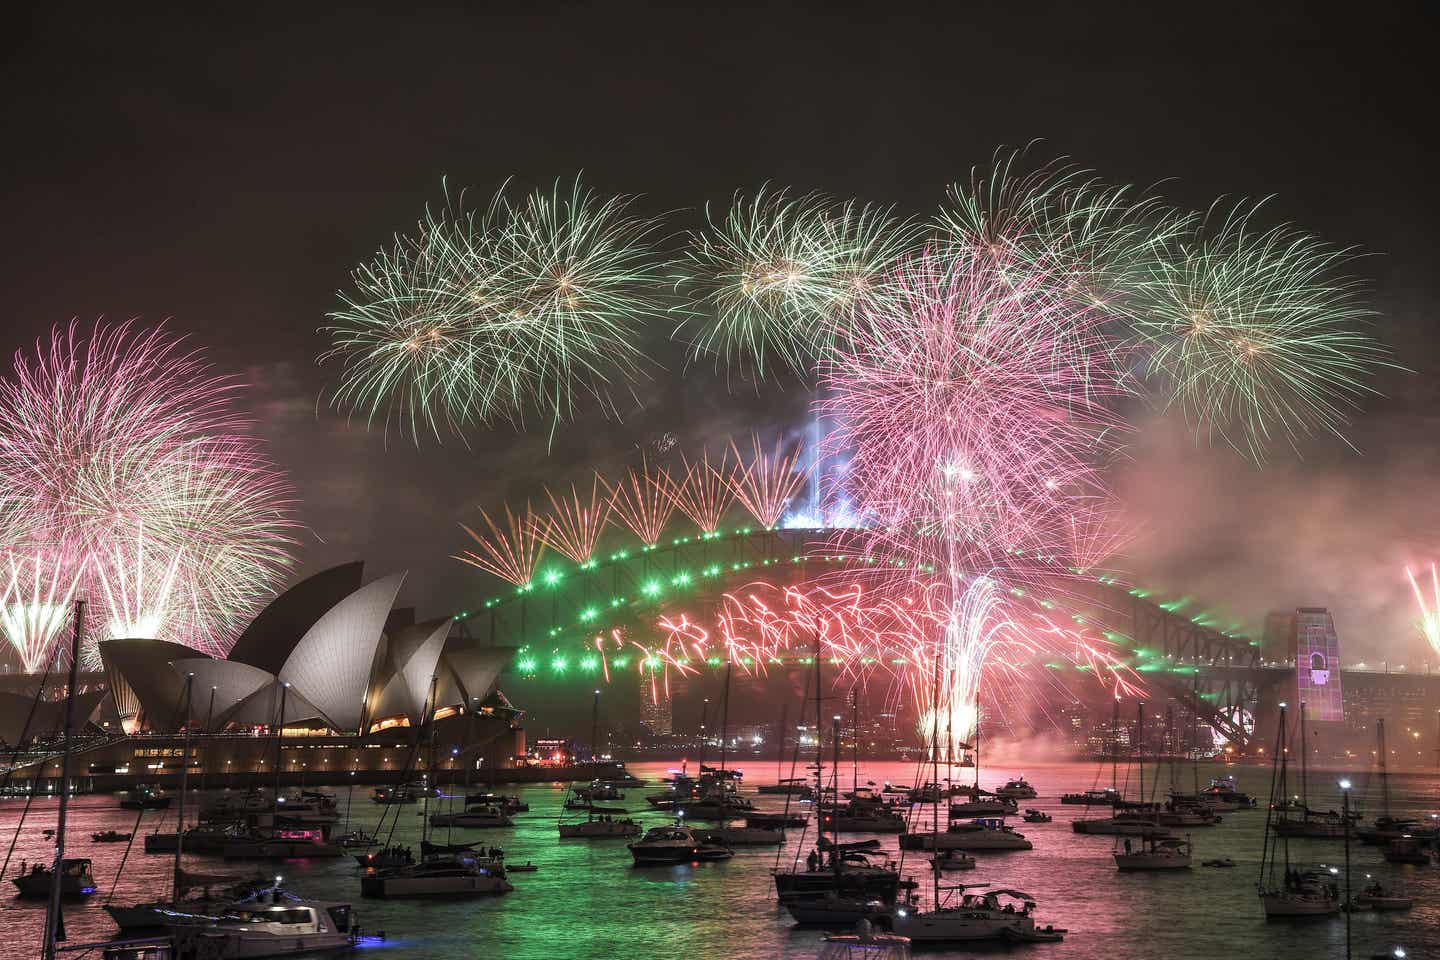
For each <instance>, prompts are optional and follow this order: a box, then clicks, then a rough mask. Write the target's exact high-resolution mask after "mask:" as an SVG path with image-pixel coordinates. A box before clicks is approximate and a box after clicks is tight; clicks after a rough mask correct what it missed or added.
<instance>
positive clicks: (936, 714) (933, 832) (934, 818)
mask: <svg viewBox="0 0 1440 960" xmlns="http://www.w3.org/2000/svg"><path fill="white" fill-rule="evenodd" d="M934 674H935V677H934V683H935V691H934V695H933V699H932V700H931V703H933V704H934V708H933V709H932V710H931V713H932V714H933V718H934V719H933V723H932V729H931V731H930V767H931V773H930V776H931V781H932V782H933V783H934V785H935V806H934V808H933V810H932V813H931V818H930V837H931V839H930V851H931V852H932V853H938V851H937V850H936V848H937V847H939V846H940V804H941V803H945V804H948V803H949V802H950V798H949V797H946V796H944V795H942V794H941V792H940V658H939V657H936V658H935V669H934ZM947 712H948V711H947ZM946 813H947V814H948V813H949V808H948V806H947V808H946ZM947 819H948V817H947ZM934 873H935V909H936V910H939V909H940V871H939V870H938V869H936V870H935V871H934Z"/></svg>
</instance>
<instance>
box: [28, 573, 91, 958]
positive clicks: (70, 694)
mask: <svg viewBox="0 0 1440 960" xmlns="http://www.w3.org/2000/svg"><path fill="white" fill-rule="evenodd" d="M84 624H85V601H84V600H76V601H75V629H74V630H73V631H72V632H71V639H70V679H69V686H68V687H66V689H65V752H64V754H63V755H62V758H61V761H60V811H59V814H58V816H57V818H56V821H55V862H54V863H52V864H51V866H50V869H51V874H50V903H49V905H48V906H47V907H46V910H45V939H44V944H43V951H44V952H43V956H44V958H45V960H55V943H56V941H57V940H60V939H63V938H64V936H65V935H64V933H63V932H62V931H63V929H64V928H63V922H64V921H63V920H62V919H61V917H60V886H61V884H60V877H61V876H62V869H61V868H62V866H63V864H64V862H65V816H66V814H67V813H68V812H69V809H70V740H71V738H72V737H73V736H74V734H75V685H76V684H77V683H79V679H80V678H79V672H80V633H81V631H82V630H83V629H84ZM31 789H32V792H33V789H34V788H33V786H32V788H31Z"/></svg>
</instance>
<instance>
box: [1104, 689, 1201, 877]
mask: <svg viewBox="0 0 1440 960" xmlns="http://www.w3.org/2000/svg"><path fill="white" fill-rule="evenodd" d="M1134 744H1135V755H1136V757H1137V758H1138V760H1139V764H1138V766H1139V770H1140V787H1139V794H1140V800H1141V801H1142V802H1143V801H1144V800H1145V703H1144V701H1141V702H1139V703H1137V704H1136V705H1135V737H1134ZM1156 779H1157V780H1158V779H1159V771H1158V770H1157V771H1156ZM1152 816H1153V817H1154V818H1155V821H1154V822H1155V823H1156V824H1157V825H1158V824H1159V817H1160V811H1159V810H1156V811H1155V812H1154V814H1152ZM1115 839H1116V848H1115V851H1114V853H1113V854H1112V855H1113V856H1114V858H1115V868H1116V869H1117V870H1120V871H1122V872H1126V871H1132V870H1189V869H1190V841H1189V840H1188V839H1187V840H1177V839H1174V838H1172V837H1157V836H1155V835H1154V834H1153V833H1152V834H1149V835H1142V836H1141V837H1140V838H1139V839H1140V843H1139V846H1138V847H1137V846H1136V845H1135V840H1134V839H1132V838H1130V837H1125V838H1124V849H1123V850H1122V849H1121V848H1120V846H1119V841H1120V837H1118V836H1117V837H1116V838H1115Z"/></svg>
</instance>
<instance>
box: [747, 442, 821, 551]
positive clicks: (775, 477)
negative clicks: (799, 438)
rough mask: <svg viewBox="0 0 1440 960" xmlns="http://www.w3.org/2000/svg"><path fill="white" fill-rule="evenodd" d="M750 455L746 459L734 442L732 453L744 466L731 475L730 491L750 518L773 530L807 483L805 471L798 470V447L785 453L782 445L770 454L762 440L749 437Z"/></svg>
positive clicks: (777, 446)
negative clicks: (763, 445)
mask: <svg viewBox="0 0 1440 960" xmlns="http://www.w3.org/2000/svg"><path fill="white" fill-rule="evenodd" d="M750 445H751V448H752V449H751V454H750V459H749V460H746V459H744V458H743V457H741V455H740V450H739V448H737V447H736V446H735V444H734V442H733V441H732V442H731V444H730V450H731V452H732V453H733V454H734V455H735V460H736V462H737V463H740V464H742V465H741V466H740V467H739V468H737V469H736V470H735V471H734V472H733V473H732V474H731V475H730V490H731V492H732V493H733V494H734V496H735V499H736V500H737V501H739V502H740V504H741V505H742V506H743V507H744V508H745V509H746V510H748V511H749V512H750V516H752V517H754V518H755V521H756V522H757V523H759V524H760V525H761V526H762V527H764V528H765V529H767V530H773V529H774V528H775V527H776V526H778V525H779V523H780V518H781V517H783V516H784V515H785V508H786V507H787V506H789V504H790V501H791V500H792V499H793V498H794V496H795V494H796V492H797V491H798V490H799V489H800V487H801V486H802V485H803V484H804V483H805V472H804V471H803V470H800V469H799V468H798V465H799V462H800V448H799V446H792V447H791V448H790V449H788V450H786V449H785V448H784V447H782V446H781V445H780V444H779V443H776V444H775V449H774V450H773V451H771V452H769V453H767V452H766V451H765V450H764V449H763V448H762V447H761V446H760V438H759V437H757V436H752V437H751V438H750Z"/></svg>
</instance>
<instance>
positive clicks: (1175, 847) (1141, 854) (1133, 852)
mask: <svg viewBox="0 0 1440 960" xmlns="http://www.w3.org/2000/svg"><path fill="white" fill-rule="evenodd" d="M1115 866H1116V868H1117V869H1120V870H1189V869H1190V841H1189V840H1176V839H1160V840H1157V839H1155V838H1154V837H1146V838H1144V839H1142V840H1141V841H1140V846H1139V848H1138V849H1137V848H1135V847H1134V842H1133V841H1132V840H1130V839H1129V838H1128V837H1127V838H1126V840H1125V849H1124V850H1123V851H1122V850H1116V851H1115Z"/></svg>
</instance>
